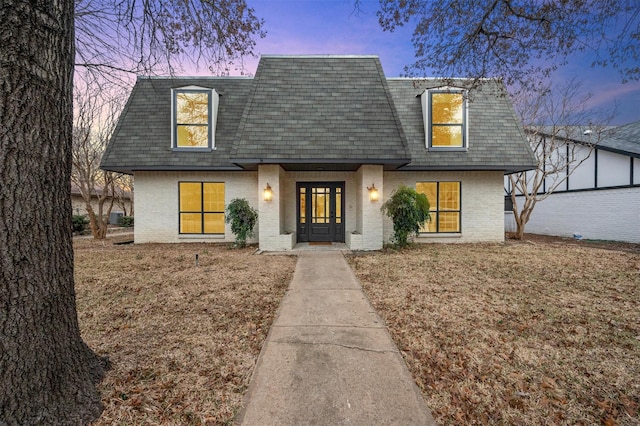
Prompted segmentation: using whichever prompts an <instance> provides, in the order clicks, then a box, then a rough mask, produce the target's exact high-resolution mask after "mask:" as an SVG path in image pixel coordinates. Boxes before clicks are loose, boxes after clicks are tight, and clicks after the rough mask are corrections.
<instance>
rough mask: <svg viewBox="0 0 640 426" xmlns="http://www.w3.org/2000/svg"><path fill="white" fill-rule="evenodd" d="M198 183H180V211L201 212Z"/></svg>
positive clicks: (199, 186)
mask: <svg viewBox="0 0 640 426" xmlns="http://www.w3.org/2000/svg"><path fill="white" fill-rule="evenodd" d="M201 188H202V186H201V185H200V182H180V211H181V212H200V211H202V206H201V204H200V202H201V194H200V190H201Z"/></svg>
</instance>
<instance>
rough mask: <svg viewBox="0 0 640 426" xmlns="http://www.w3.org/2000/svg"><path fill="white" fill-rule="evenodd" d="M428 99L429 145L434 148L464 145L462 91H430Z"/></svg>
mask: <svg viewBox="0 0 640 426" xmlns="http://www.w3.org/2000/svg"><path fill="white" fill-rule="evenodd" d="M430 101H431V105H430V108H429V111H430V113H431V117H430V119H431V121H430V123H431V125H430V128H429V132H430V142H429V144H430V146H431V147H436V148H438V147H439V148H450V147H451V148H461V147H464V146H466V144H465V130H464V125H465V120H464V119H465V114H464V96H463V94H462V92H453V93H451V92H432V93H430Z"/></svg>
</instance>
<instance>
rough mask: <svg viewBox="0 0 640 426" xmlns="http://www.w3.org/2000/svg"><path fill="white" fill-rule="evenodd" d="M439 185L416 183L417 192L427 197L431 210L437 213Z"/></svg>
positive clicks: (434, 183)
mask: <svg viewBox="0 0 640 426" xmlns="http://www.w3.org/2000/svg"><path fill="white" fill-rule="evenodd" d="M437 190H438V184H437V183H436V182H418V183H416V191H417V192H420V193H422V194H424V195H426V196H427V200H428V201H429V210H430V211H432V212H433V211H436V210H437V209H438V197H437V196H436V194H437Z"/></svg>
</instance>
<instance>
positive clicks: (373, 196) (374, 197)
mask: <svg viewBox="0 0 640 426" xmlns="http://www.w3.org/2000/svg"><path fill="white" fill-rule="evenodd" d="M367 189H368V190H369V199H370V200H371V201H378V188H376V185H375V184H373V183H372V184H371V186H370V187H369V186H368V187H367Z"/></svg>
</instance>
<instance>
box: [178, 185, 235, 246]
mask: <svg viewBox="0 0 640 426" xmlns="http://www.w3.org/2000/svg"><path fill="white" fill-rule="evenodd" d="M179 191H180V195H179V197H180V233H181V234H224V183H221V182H180V183H179Z"/></svg>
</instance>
